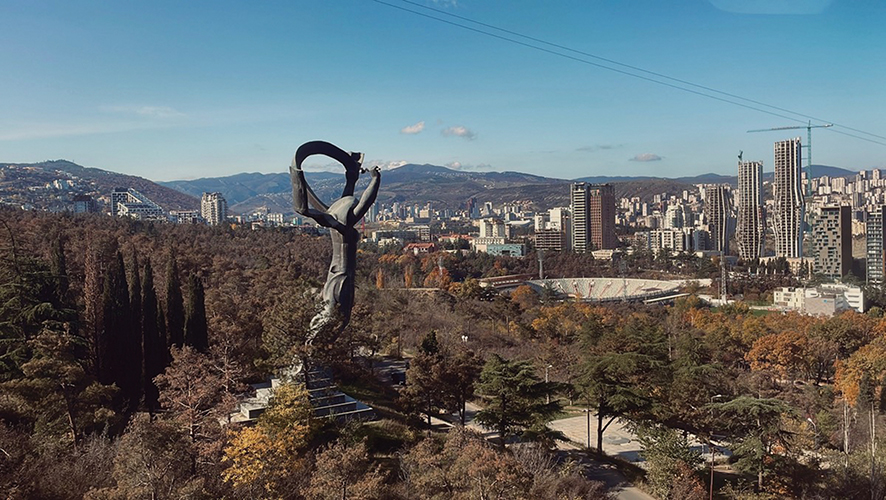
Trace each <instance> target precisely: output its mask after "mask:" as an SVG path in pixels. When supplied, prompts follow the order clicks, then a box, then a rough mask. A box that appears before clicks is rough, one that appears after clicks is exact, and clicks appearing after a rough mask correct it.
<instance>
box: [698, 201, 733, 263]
mask: <svg viewBox="0 0 886 500" xmlns="http://www.w3.org/2000/svg"><path fill="white" fill-rule="evenodd" d="M704 193H705V205H704V210H705V219H706V220H707V224H708V232H709V233H710V235H711V250H714V251H717V252H722V253H729V238H730V237H731V236H732V228H733V224H734V222H733V219H732V196H731V192H730V190H729V186H727V185H725V184H716V185H714V184H711V185H708V186H705V190H704Z"/></svg>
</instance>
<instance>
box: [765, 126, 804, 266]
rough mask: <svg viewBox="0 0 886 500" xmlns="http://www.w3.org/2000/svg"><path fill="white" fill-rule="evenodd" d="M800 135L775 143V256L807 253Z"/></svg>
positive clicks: (800, 255) (796, 255)
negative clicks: (804, 243)
mask: <svg viewBox="0 0 886 500" xmlns="http://www.w3.org/2000/svg"><path fill="white" fill-rule="evenodd" d="M801 157H802V155H801V154H800V138H799V137H797V138H795V139H789V140H787V141H779V142H776V143H775V178H774V179H775V180H774V183H773V189H774V193H773V194H774V195H775V214H774V215H775V217H774V222H775V224H774V229H775V256H776V257H802V256H803V210H804V205H803V185H802V176H801V168H800V162H801Z"/></svg>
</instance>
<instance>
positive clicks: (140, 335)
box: [124, 253, 144, 409]
mask: <svg viewBox="0 0 886 500" xmlns="http://www.w3.org/2000/svg"><path fill="white" fill-rule="evenodd" d="M129 276H130V277H129V325H130V326H129V334H128V335H127V341H126V349H125V355H126V359H125V360H124V362H125V364H126V367H127V368H126V371H125V377H126V380H127V382H126V384H125V385H126V386H128V387H130V388H131V389H130V396H129V402H130V403H129V404H130V408H131V409H135V408H136V407H137V406H138V403H139V401H140V400H141V397H142V396H143V395H144V378H143V377H144V329H143V328H144V325H143V321H142V282H141V276H140V272H139V268H138V257H137V256H136V255H135V254H134V253H133V255H132V264H131V265H130V272H129Z"/></svg>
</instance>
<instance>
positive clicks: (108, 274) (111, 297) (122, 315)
mask: <svg viewBox="0 0 886 500" xmlns="http://www.w3.org/2000/svg"><path fill="white" fill-rule="evenodd" d="M102 309H103V312H102V318H103V322H102V324H103V328H102V331H101V337H102V338H101V341H100V348H101V352H100V356H101V362H100V364H99V366H100V367H101V372H100V373H99V381H100V382H101V383H103V384H115V383H116V384H117V387H119V388H120V390H121V392H122V395H123V397H124V398H125V399H128V397H129V395H130V394H131V391H132V387H130V386H128V384H127V382H128V381H127V380H126V377H125V376H124V370H125V369H126V368H127V366H126V360H127V356H126V341H127V337H128V336H129V334H128V331H129V330H130V321H129V287H128V285H127V283H126V268H125V266H124V265H123V255H121V254H120V252H119V251H118V252H117V258H116V259H115V261H114V262H113V263H112V264H111V265H110V266H108V268H107V270H106V271H105V279H104V293H103V294H102Z"/></svg>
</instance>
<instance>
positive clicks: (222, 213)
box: [200, 193, 228, 226]
mask: <svg viewBox="0 0 886 500" xmlns="http://www.w3.org/2000/svg"><path fill="white" fill-rule="evenodd" d="M200 215H202V216H203V219H204V220H206V223H207V224H209V225H210V226H217V225H219V224H221V223H222V222H224V220H225V219H227V218H228V202H227V201H226V200H225V197H224V196H222V194H221V193H203V198H202V199H201V200H200Z"/></svg>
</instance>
